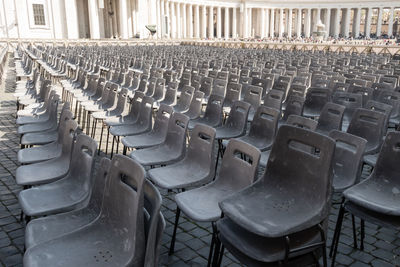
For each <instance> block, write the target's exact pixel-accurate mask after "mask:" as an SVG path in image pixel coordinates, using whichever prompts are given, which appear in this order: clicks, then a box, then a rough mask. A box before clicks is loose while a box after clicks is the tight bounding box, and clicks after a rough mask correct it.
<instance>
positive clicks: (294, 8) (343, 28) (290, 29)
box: [0, 0, 400, 39]
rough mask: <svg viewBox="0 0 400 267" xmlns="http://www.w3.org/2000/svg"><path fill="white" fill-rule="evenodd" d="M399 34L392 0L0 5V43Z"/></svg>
mask: <svg viewBox="0 0 400 267" xmlns="http://www.w3.org/2000/svg"><path fill="white" fill-rule="evenodd" d="M319 20H321V22H322V23H323V24H324V25H325V29H326V36H332V37H339V36H342V37H358V36H360V35H362V36H373V37H374V36H381V35H384V36H392V35H396V34H400V27H398V23H400V1H399V0H387V1H385V0H379V1H377V0H337V1H335V0H317V1H315V0H263V1H262V0H229V1H228V0H215V1H214V0H202V1H201V0H0V38H26V39H81V38H90V39H106V38H121V39H130V38H135V37H140V38H149V37H150V32H149V31H148V30H147V29H146V27H145V26H146V25H155V26H156V29H157V33H156V35H155V36H154V37H153V38H198V39H206V38H207V39H213V38H225V39H230V38H267V37H298V36H304V37H309V36H311V35H312V34H313V32H314V31H315V30H316V25H317V23H318V21H319Z"/></svg>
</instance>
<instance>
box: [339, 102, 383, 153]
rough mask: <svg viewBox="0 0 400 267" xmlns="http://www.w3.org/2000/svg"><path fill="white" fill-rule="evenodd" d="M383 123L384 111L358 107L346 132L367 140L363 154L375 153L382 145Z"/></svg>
mask: <svg viewBox="0 0 400 267" xmlns="http://www.w3.org/2000/svg"><path fill="white" fill-rule="evenodd" d="M384 123H385V114H384V113H381V112H377V111H373V110H368V109H363V108H359V109H357V110H356V111H355V112H354V115H353V118H352V120H351V122H350V125H349V128H348V129H347V132H348V133H350V134H353V135H356V136H359V137H362V138H364V139H365V140H367V144H366V147H365V154H375V153H377V152H378V151H379V150H380V148H381V145H382V140H383V131H384V129H383V126H384Z"/></svg>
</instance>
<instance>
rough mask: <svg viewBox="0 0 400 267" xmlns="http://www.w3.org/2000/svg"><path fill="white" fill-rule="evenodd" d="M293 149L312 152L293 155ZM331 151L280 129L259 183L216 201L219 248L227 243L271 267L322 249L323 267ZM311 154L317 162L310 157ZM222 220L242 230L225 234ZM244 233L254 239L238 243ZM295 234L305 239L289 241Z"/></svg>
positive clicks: (307, 135) (312, 136) (305, 134)
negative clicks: (303, 236) (219, 208)
mask: <svg viewBox="0 0 400 267" xmlns="http://www.w3.org/2000/svg"><path fill="white" fill-rule="evenodd" d="M296 143H299V144H303V145H305V146H307V147H311V148H313V149H311V150H303V149H299V148H298V147H297V146H294V145H295V144H296ZM334 148H335V143H334V142H333V140H332V139H331V138H329V137H327V136H323V135H320V134H318V133H315V132H311V131H309V130H305V129H300V128H297V127H292V126H282V127H281V128H280V129H279V131H278V134H277V137H276V140H275V143H274V145H273V147H272V151H271V157H270V160H269V162H268V165H267V168H266V170H265V173H264V175H263V177H262V178H261V179H259V180H258V181H257V182H255V183H254V184H253V185H251V186H249V187H248V188H246V189H244V190H242V191H240V192H239V193H236V194H233V195H231V196H229V197H228V198H225V199H224V200H222V201H221V203H220V207H221V210H222V211H223V213H224V217H225V218H227V219H223V220H220V221H219V222H217V228H218V230H219V231H220V233H219V236H220V239H221V241H222V243H223V244H224V245H225V244H226V243H229V244H230V246H234V247H236V248H237V249H238V250H239V251H241V252H242V253H243V254H244V255H246V256H247V257H249V258H251V259H255V260H257V261H260V262H263V263H264V264H265V263H275V264H274V265H278V263H279V262H284V261H287V259H290V258H292V257H296V256H299V255H303V254H307V253H309V252H310V249H312V250H316V249H321V248H322V250H323V261H324V265H325V266H326V260H327V259H326V253H325V234H326V233H325V229H324V226H323V224H324V221H325V220H326V219H327V217H328V215H329V206H330V198H331V187H330V185H331V168H330V167H331V160H332V157H333V153H334ZM316 150H318V151H319V152H318V156H316V155H315V153H310V151H316ZM310 184H312V186H310ZM283 192H284V193H283ZM286 194H290V199H288V197H287V195H286ZM260 210H262V211H263V212H261V213H260ZM228 219H230V220H232V222H233V223H234V224H236V225H238V226H239V228H240V229H242V230H241V231H240V232H236V231H230V230H231V229H232V228H229V227H228V226H227V225H226V224H225V223H226V220H228ZM310 228H314V229H313V231H309V230H310ZM303 231H306V232H303ZM246 232H249V235H254V236H258V239H252V240H254V242H251V241H250V240H248V241H250V243H249V242H243V239H242V238H239V235H240V234H242V235H241V236H243V234H245V233H246ZM301 233H303V234H306V235H307V237H308V238H304V239H299V238H295V239H293V238H289V237H290V236H293V235H295V234H301ZM260 239H262V241H261V242H260ZM284 240H286V241H284ZM294 240H296V241H294ZM285 243H286V244H287V245H285ZM267 244H268V245H267ZM228 247H229V246H228ZM295 248H299V249H295ZM292 249H294V250H293V251H292Z"/></svg>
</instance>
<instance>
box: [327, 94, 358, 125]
mask: <svg viewBox="0 0 400 267" xmlns="http://www.w3.org/2000/svg"><path fill="white" fill-rule="evenodd" d="M332 102H333V103H336V104H339V105H342V106H344V107H345V110H344V113H343V121H342V128H341V130H342V131H344V132H345V131H347V128H348V127H349V123H350V121H351V118H352V117H353V113H354V111H355V110H356V109H357V108H362V95H361V94H356V93H348V92H336V93H335V94H334V95H333V97H332Z"/></svg>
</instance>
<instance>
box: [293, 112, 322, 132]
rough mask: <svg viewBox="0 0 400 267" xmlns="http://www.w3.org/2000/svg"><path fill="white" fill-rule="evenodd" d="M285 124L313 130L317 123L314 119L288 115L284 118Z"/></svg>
mask: <svg viewBox="0 0 400 267" xmlns="http://www.w3.org/2000/svg"><path fill="white" fill-rule="evenodd" d="M286 124H288V125H292V126H296V127H299V128H304V129H307V130H310V131H315V129H316V128H317V124H318V123H317V122H316V121H315V120H312V119H309V118H306V117H302V116H298V115H290V116H289V117H288V119H287V120H286Z"/></svg>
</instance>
